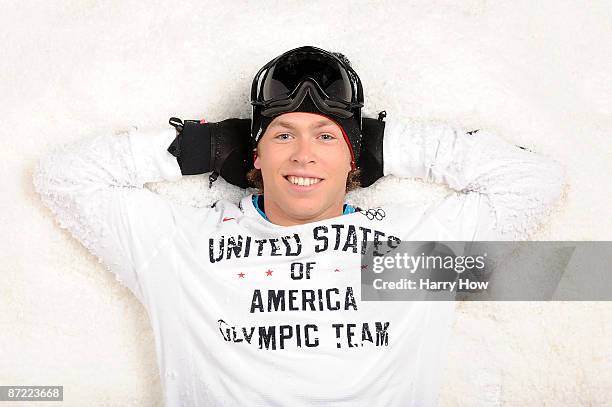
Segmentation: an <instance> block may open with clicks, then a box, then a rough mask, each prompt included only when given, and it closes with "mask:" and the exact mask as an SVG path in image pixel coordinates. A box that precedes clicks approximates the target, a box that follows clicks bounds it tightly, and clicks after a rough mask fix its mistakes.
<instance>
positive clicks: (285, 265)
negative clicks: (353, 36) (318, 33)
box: [34, 47, 563, 406]
mask: <svg viewBox="0 0 612 407" xmlns="http://www.w3.org/2000/svg"><path fill="white" fill-rule="evenodd" d="M251 102H252V104H253V106H254V111H253V117H252V133H251V134H252V143H253V144H252V147H253V148H254V161H253V166H254V168H253V169H252V170H251V171H250V172H249V179H250V180H251V181H252V182H253V183H254V184H253V186H257V187H258V188H259V193H258V194H250V195H248V196H245V197H244V198H242V199H241V201H240V202H239V203H238V205H236V204H234V203H233V202H229V201H227V200H223V199H222V200H219V201H217V202H215V203H214V204H213V205H212V206H210V207H205V208H195V207H191V206H186V205H180V204H177V203H174V202H171V201H169V200H167V199H164V198H163V197H161V196H159V195H157V194H155V193H153V192H151V191H149V190H148V189H146V188H144V187H143V186H144V184H145V183H147V182H157V181H176V180H178V179H180V178H181V177H182V175H183V173H182V172H181V167H180V166H179V164H178V163H177V159H176V158H175V157H174V156H173V155H171V154H170V153H169V152H168V151H167V147H168V145H170V144H171V143H172V142H173V140H174V139H175V136H176V133H175V131H174V129H169V130H164V131H160V132H144V131H135V132H132V133H131V134H123V135H108V136H101V137H96V138H93V139H91V140H85V141H83V142H82V143H80V144H78V145H74V146H71V147H70V148H64V149H58V150H57V151H55V152H53V153H50V154H48V155H47V156H45V157H43V158H42V159H41V160H40V161H39V163H38V164H37V166H36V168H35V171H34V183H35V187H36V190H37V192H38V193H39V194H40V195H41V198H42V200H43V202H44V203H45V204H46V205H47V206H48V207H49V208H50V209H51V210H52V211H53V213H54V214H55V215H56V217H57V219H58V221H59V223H60V224H61V226H62V227H64V228H67V229H69V230H70V232H71V233H72V234H73V235H74V237H75V238H77V239H78V240H79V241H80V242H82V244H83V245H85V246H86V247H87V248H88V249H89V250H90V251H91V252H92V253H93V254H95V255H96V256H97V257H98V258H99V259H100V261H101V262H103V263H104V264H105V265H106V266H107V268H108V269H109V270H112V271H113V272H114V273H116V275H117V276H118V279H120V281H122V282H123V283H124V284H126V285H127V286H128V287H129V288H130V290H131V291H132V292H133V293H134V295H136V296H137V297H138V298H139V300H140V301H141V302H142V303H143V304H144V306H145V307H146V309H147V311H148V314H149V317H150V320H151V324H152V327H153V331H154V334H155V339H156V347H157V353H158V362H159V369H160V373H161V379H162V383H163V386H164V398H165V405H168V406H179V405H180V406H187V405H189V406H203V405H228V406H229V405H287V406H301V405H351V406H374V405H381V406H382V405H384V406H392V405H394V406H395V405H397V406H399V405H401V406H408V405H414V406H430V405H435V404H436V400H437V395H438V390H439V385H440V380H441V377H442V372H443V362H444V360H445V350H446V348H447V344H448V338H449V334H450V329H451V325H452V322H453V315H454V302H451V301H442V302H435V301H406V302H382V301H360V298H361V296H360V292H361V286H360V272H361V264H360V256H361V250H360V249H361V247H362V245H363V244H364V242H365V241H368V240H369V241H372V240H378V241H379V242H397V241H399V240H428V241H436V240H437V241H451V240H468V241H471V240H523V239H526V238H527V237H528V234H529V232H530V231H531V230H533V228H534V226H535V225H537V224H538V222H539V221H540V220H541V219H542V216H543V215H544V214H545V212H546V211H547V210H548V209H549V208H550V206H551V205H552V204H553V203H554V202H555V201H556V200H557V199H558V198H559V196H560V194H561V191H562V186H563V171H562V168H561V167H560V165H559V164H557V163H556V162H554V161H552V160H550V159H547V158H545V157H542V156H540V155H537V154H535V153H533V152H530V151H525V150H524V149H521V148H518V147H516V146H514V145H511V144H509V143H507V142H505V141H503V140H502V139H500V138H498V137H497V136H495V135H493V134H490V133H488V132H486V131H482V130H481V131H478V132H467V131H465V130H462V129H459V128H454V127H451V126H448V125H433V124H432V125H429V124H415V123H412V122H409V121H400V120H392V119H390V120H388V122H387V123H386V128H385V131H384V139H383V140H382V141H383V144H382V147H383V148H382V151H383V152H384V164H383V174H384V175H389V174H393V175H396V176H400V177H420V178H423V179H426V180H428V181H433V182H438V183H446V184H447V185H448V186H450V187H451V188H453V189H454V190H455V191H456V192H455V193H452V194H450V195H449V196H448V197H447V198H446V199H444V200H443V201H442V202H441V203H437V204H433V205H431V206H429V207H427V208H425V209H424V210H423V209H419V210H416V209H414V208H412V207H406V206H403V205H402V204H401V203H397V204H394V205H390V206H386V207H384V208H367V209H362V208H358V207H354V206H352V205H350V204H349V203H348V202H345V201H344V199H345V194H346V192H347V191H348V190H351V189H354V188H356V187H359V177H358V174H359V163H360V160H359V152H360V145H361V142H362V139H361V126H362V124H361V123H362V120H361V108H362V106H363V91H362V89H361V83H360V81H359V78H358V76H357V74H356V73H355V72H354V71H353V69H352V68H351V67H350V64H349V63H348V61H347V60H346V59H344V58H342V57H341V56H338V55H336V54H332V53H329V52H327V51H323V50H320V49H317V48H313V47H302V48H298V49H295V50H291V51H289V52H287V53H285V54H283V55H281V56H280V57H277V58H275V59H274V60H272V61H271V62H270V63H269V64H267V65H266V66H265V67H264V68H262V70H261V71H260V72H259V73H258V75H257V76H256V78H255V80H254V83H253V98H252V101H251ZM182 147H183V148H188V146H185V145H183V146H182ZM238 244H240V247H239V248H237V245H238ZM167 372H171V373H172V374H169V375H167V374H166V373H167Z"/></svg>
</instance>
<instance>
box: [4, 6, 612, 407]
mask: <svg viewBox="0 0 612 407" xmlns="http://www.w3.org/2000/svg"><path fill="white" fill-rule="evenodd" d="M0 27H1V28H0V33H1V38H2V47H1V48H0V67H1V69H0V89H1V91H2V97H1V98H0V111H1V112H2V113H1V115H0V124H1V126H0V129H1V130H0V131H1V132H2V134H1V141H2V149H1V150H0V151H1V152H0V155H1V159H0V165H1V167H0V168H1V169H2V178H0V180H1V181H0V182H1V191H2V194H0V207H1V209H2V211H1V215H0V220H1V223H0V227H1V228H2V235H1V236H2V237H1V238H0V244H1V251H0V255H1V256H2V258H1V259H0V260H1V263H0V264H2V266H0V271H1V273H2V282H1V283H0V384H21V385H36V384H57V385H63V386H64V394H65V396H64V397H65V402H64V404H63V405H70V406H81V405H89V406H107V405H124V406H141V405H146V406H153V405H161V401H160V400H161V389H160V384H159V378H158V374H159V373H158V370H157V366H156V356H155V347H154V341H153V336H152V332H151V329H150V327H149V321H148V317H147V315H146V312H145V310H144V308H143V307H142V306H141V305H140V304H139V303H138V302H137V300H136V299H135V298H134V297H133V296H132V295H131V293H130V292H129V291H128V290H127V289H125V288H124V287H123V286H121V285H120V284H119V283H117V282H116V281H115V279H114V277H113V275H112V274H110V273H109V272H106V271H104V268H103V267H102V266H101V265H100V264H98V263H97V261H96V259H95V258H94V257H93V256H92V255H90V254H89V253H88V252H87V251H86V250H85V249H84V248H82V247H81V246H80V245H79V243H78V242H77V241H76V240H74V239H73V238H71V236H70V235H69V233H68V232H67V231H65V230H61V229H60V228H59V227H58V225H57V224H56V223H55V222H54V220H53V218H52V216H51V213H50V211H49V210H47V209H46V208H45V207H44V206H43V205H42V203H41V202H40V200H39V198H38V196H37V195H36V194H35V193H34V190H33V185H32V182H31V172H32V167H33V164H34V162H35V160H36V159H37V158H39V157H40V156H41V155H43V154H44V153H45V152H47V151H48V150H49V149H50V148H51V147H53V146H56V145H58V144H60V143H66V142H71V141H77V140H79V139H82V138H83V137H90V136H92V135H94V134H99V133H117V132H120V131H123V130H126V129H129V128H130V127H132V126H136V127H139V128H141V127H156V128H160V129H161V128H166V127H167V126H168V124H167V122H168V118H169V117H170V116H179V117H182V118H184V119H185V118H201V117H205V118H206V119H208V120H209V121H217V120H222V119H224V118H228V117H243V118H247V117H249V114H250V107H249V104H248V96H249V90H250V85H251V79H252V77H253V75H254V74H255V72H256V71H257V69H258V68H259V67H260V66H261V65H263V64H264V63H265V62H267V61H268V60H269V59H271V58H272V57H274V56H276V55H278V54H280V53H281V52H283V51H285V50H288V49H291V48H294V47H297V46H301V45H314V46H319V47H322V48H326V49H330V50H337V51H341V52H343V53H345V54H346V55H347V56H348V57H349V58H350V59H351V61H352V63H353V66H354V67H355V69H356V70H357V72H358V73H359V74H360V76H361V78H362V81H363V83H364V88H365V96H366V105H367V106H368V109H367V110H368V111H369V112H377V111H379V110H382V109H385V110H387V112H388V114H389V117H412V118H417V119H424V120H438V121H446V122H449V123H454V124H457V125H462V126H465V127H469V128H487V129H488V130H491V131H494V132H496V133H497V134H499V135H501V136H502V137H504V138H506V139H507V140H509V141H512V142H514V143H516V144H521V145H523V146H526V147H528V148H529V149H532V150H534V151H537V152H539V153H542V154H545V155H549V156H553V157H555V158H557V159H558V160H559V161H561V162H562V163H564V164H565V165H566V168H567V172H568V175H569V179H570V183H571V186H570V189H569V191H568V193H567V195H566V197H565V198H564V199H563V201H562V202H560V204H559V205H558V207H557V208H556V209H555V213H554V214H553V216H552V217H551V218H550V219H549V220H548V222H547V223H546V225H545V227H544V228H542V229H541V230H540V231H539V232H538V233H537V235H535V236H534V237H533V239H535V240H546V239H550V240H611V238H612V235H611V232H610V231H611V230H612V216H610V214H611V211H610V207H609V205H610V201H611V198H612V183H611V182H610V180H609V178H610V175H611V173H612V171H611V170H612V164H611V161H612V160H611V159H612V140H611V132H612V96H611V95H612V40H611V38H612V4H611V3H610V1H605V0H604V1H593V2H581V1H559V0H554V1H553V0H551V1H538V2H533V1H504V2H488V1H485V0H468V1H450V0H449V1H431V0H428V1H410V2H409V1H395V2H380V1H376V2H373V1H372V2H365V1H361V2H345V1H335V2H325V1H309V2H296V1H258V2H204V1H189V2H184V3H181V4H178V3H176V4H171V3H167V2H163V1H150V2H146V3H143V2H141V1H132V0H123V1H119V0H110V1H98V2H95V1H91V0H80V1H76V0H71V1H63V2H49V1H8V0H3V1H2V2H1V4H0ZM152 187H153V188H154V189H156V190H157V191H158V192H159V193H161V194H165V195H167V196H168V197H169V198H170V199H177V200H180V201H183V202H191V203H192V204H194V205H204V204H207V203H209V202H211V201H213V200H214V199H217V198H218V197H221V196H223V197H228V198H230V199H238V198H239V197H240V196H242V195H243V193H244V191H241V190H239V189H236V188H233V187H230V186H228V185H227V184H225V183H224V182H223V181H222V180H219V181H217V182H216V183H215V185H214V187H213V188H212V190H208V189H207V184H206V182H205V179H204V177H203V176H197V177H185V178H184V179H183V180H181V181H180V182H178V183H175V184H171V185H169V184H157V185H153V186H152ZM444 193H446V190H445V189H444V188H443V187H438V186H434V185H426V184H423V183H420V182H418V181H412V180H400V179H397V178H393V177H387V178H385V179H382V180H380V181H379V182H378V183H377V184H375V185H374V186H373V187H371V188H369V189H365V190H362V191H359V192H356V193H351V195H350V196H349V200H352V201H353V202H355V203H356V204H384V203H385V202H389V201H391V200H396V199H399V200H404V201H416V200H419V201H420V200H435V199H440V198H441V197H442V196H443V194H444ZM443 382H444V385H443V389H442V393H441V400H440V404H441V405H442V406H460V405H461V406H497V405H504V406H531V405H538V406H569V405H571V406H577V405H580V406H586V405H589V406H604V405H612V304H609V303H603V302H602V303H595V302H576V303H464V304H461V305H460V312H459V315H458V319H457V323H456V325H455V335H454V337H453V345H452V348H451V358H450V361H449V368H448V370H447V372H446V375H445V377H444V380H443ZM42 404H45V403H42Z"/></svg>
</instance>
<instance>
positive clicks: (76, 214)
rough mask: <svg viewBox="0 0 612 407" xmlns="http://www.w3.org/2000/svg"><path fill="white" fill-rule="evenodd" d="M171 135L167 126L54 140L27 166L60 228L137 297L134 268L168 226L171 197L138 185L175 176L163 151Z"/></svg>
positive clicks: (146, 257)
mask: <svg viewBox="0 0 612 407" xmlns="http://www.w3.org/2000/svg"><path fill="white" fill-rule="evenodd" d="M174 137H175V131H174V129H170V130H164V131H159V130H157V131H132V132H131V133H128V134H120V135H102V136H97V137H93V138H89V139H85V140H83V141H81V142H78V143H76V144H71V145H67V146H60V147H59V148H57V149H55V150H54V151H53V152H51V153H48V154H47V155H45V156H44V157H42V158H41V159H39V160H38V162H37V163H36V165H35V168H34V171H33V182H34V186H35V190H36V192H38V193H39V194H40V197H41V199H42V201H43V203H44V204H45V205H46V206H47V207H48V208H49V209H50V210H51V211H52V212H53V214H54V215H55V217H56V220H57V221H58V223H59V224H60V226H61V227H62V228H66V229H68V230H69V231H70V232H71V234H72V235H73V236H74V237H75V238H76V239H77V240H78V241H79V242H80V243H82V244H83V245H84V246H85V247H86V248H87V249H88V250H89V251H90V252H91V253H93V254H94V255H95V256H96V257H97V258H98V261H99V262H101V263H103V264H104V265H105V266H106V269H107V270H110V271H112V272H114V273H115V276H116V278H117V280H119V281H120V282H122V283H123V284H124V285H126V286H127V287H128V288H129V289H130V290H131V291H132V292H133V293H134V294H135V295H136V296H137V297H138V298H139V299H140V300H141V301H142V297H143V291H142V289H143V287H142V285H143V282H142V281H141V279H142V278H143V277H142V276H141V275H139V272H138V271H139V270H140V269H143V268H145V267H146V266H147V264H148V262H149V261H150V260H151V259H152V257H153V256H154V255H155V254H156V252H157V250H158V248H159V247H160V245H161V244H162V242H163V241H164V240H165V239H167V238H170V237H171V235H172V233H173V232H174V228H175V226H174V220H173V206H172V204H171V202H170V201H168V200H166V199H164V198H162V197H161V196H160V195H158V194H155V193H153V192H151V191H149V190H148V189H146V188H144V184H145V183H146V182H156V181H176V180H178V179H180V178H181V176H182V175H181V170H180V168H179V165H178V163H177V162H176V159H175V157H173V156H172V155H171V154H170V153H169V152H168V151H167V150H166V149H167V147H168V145H169V144H170V143H171V142H172V140H173V139H174Z"/></svg>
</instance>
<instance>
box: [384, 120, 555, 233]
mask: <svg viewBox="0 0 612 407" xmlns="http://www.w3.org/2000/svg"><path fill="white" fill-rule="evenodd" d="M383 141H384V145H383V151H384V170H383V171H384V175H389V174H393V175H395V176H398V177H410V178H415V177H416V178H421V179H423V180H425V181H427V182H435V183H440V184H446V185H447V186H449V187H450V188H452V189H453V190H454V192H453V193H451V194H449V196H447V197H446V199H444V200H443V201H442V202H441V203H440V204H438V205H437V206H436V207H435V208H434V209H433V211H434V212H435V216H434V217H435V218H436V220H437V223H438V224H445V225H448V226H449V228H450V229H452V233H451V235H453V236H456V237H457V240H481V241H484V240H509V241H516V240H525V239H526V238H528V236H529V235H530V233H532V232H533V231H534V229H535V227H536V226H537V225H538V224H539V223H540V222H541V218H542V217H543V216H544V215H545V214H546V212H548V210H549V209H550V208H551V206H552V205H553V204H554V203H555V201H557V200H558V199H559V198H560V196H561V194H562V191H563V189H564V185H565V175H564V170H563V167H562V166H561V165H560V164H559V163H558V162H556V161H554V160H552V159H550V158H547V157H544V156H542V155H539V154H536V153H534V152H531V151H529V150H526V149H524V148H521V147H519V146H515V145H512V144H510V143H508V142H506V141H504V140H503V139H501V138H500V137H498V136H496V135H495V134H492V133H490V132H487V131H485V130H477V131H472V132H467V131H466V130H465V129H461V128H458V127H453V126H450V125H447V124H442V123H433V124H432V123H424V122H413V121H389V122H388V123H387V126H386V129H385V137H384V140H383Z"/></svg>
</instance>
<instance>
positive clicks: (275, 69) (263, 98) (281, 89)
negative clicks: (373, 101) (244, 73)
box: [251, 46, 363, 118]
mask: <svg viewBox="0 0 612 407" xmlns="http://www.w3.org/2000/svg"><path fill="white" fill-rule="evenodd" d="M308 94H310V96H311V98H312V100H313V102H314V103H315V105H316V106H317V107H318V108H319V109H320V110H321V111H323V112H326V113H329V114H332V115H335V116H338V117H341V118H348V117H351V116H353V114H354V113H355V110H356V109H360V108H361V107H363V88H362V86H361V81H360V79H359V76H357V73H356V72H355V71H354V70H353V69H352V68H351V67H350V66H348V65H347V64H345V63H344V62H343V61H342V60H341V59H340V58H338V57H336V56H335V55H334V54H332V53H330V52H327V51H325V50H322V49H319V48H315V47H309V46H307V47H300V48H296V49H293V50H291V51H287V52H285V53H284V54H282V55H280V56H279V57H277V58H275V59H273V60H272V61H270V62H268V63H267V64H266V65H265V66H264V67H263V68H261V69H260V70H259V72H258V73H257V75H255V79H254V80H253V86H252V88H251V104H252V105H253V106H259V107H260V108H261V114H262V115H263V116H267V117H272V116H275V115H277V114H279V113H285V112H290V111H293V110H295V109H296V108H297V107H298V106H299V105H300V104H301V103H302V101H303V100H304V97H306V95H308Z"/></svg>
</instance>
